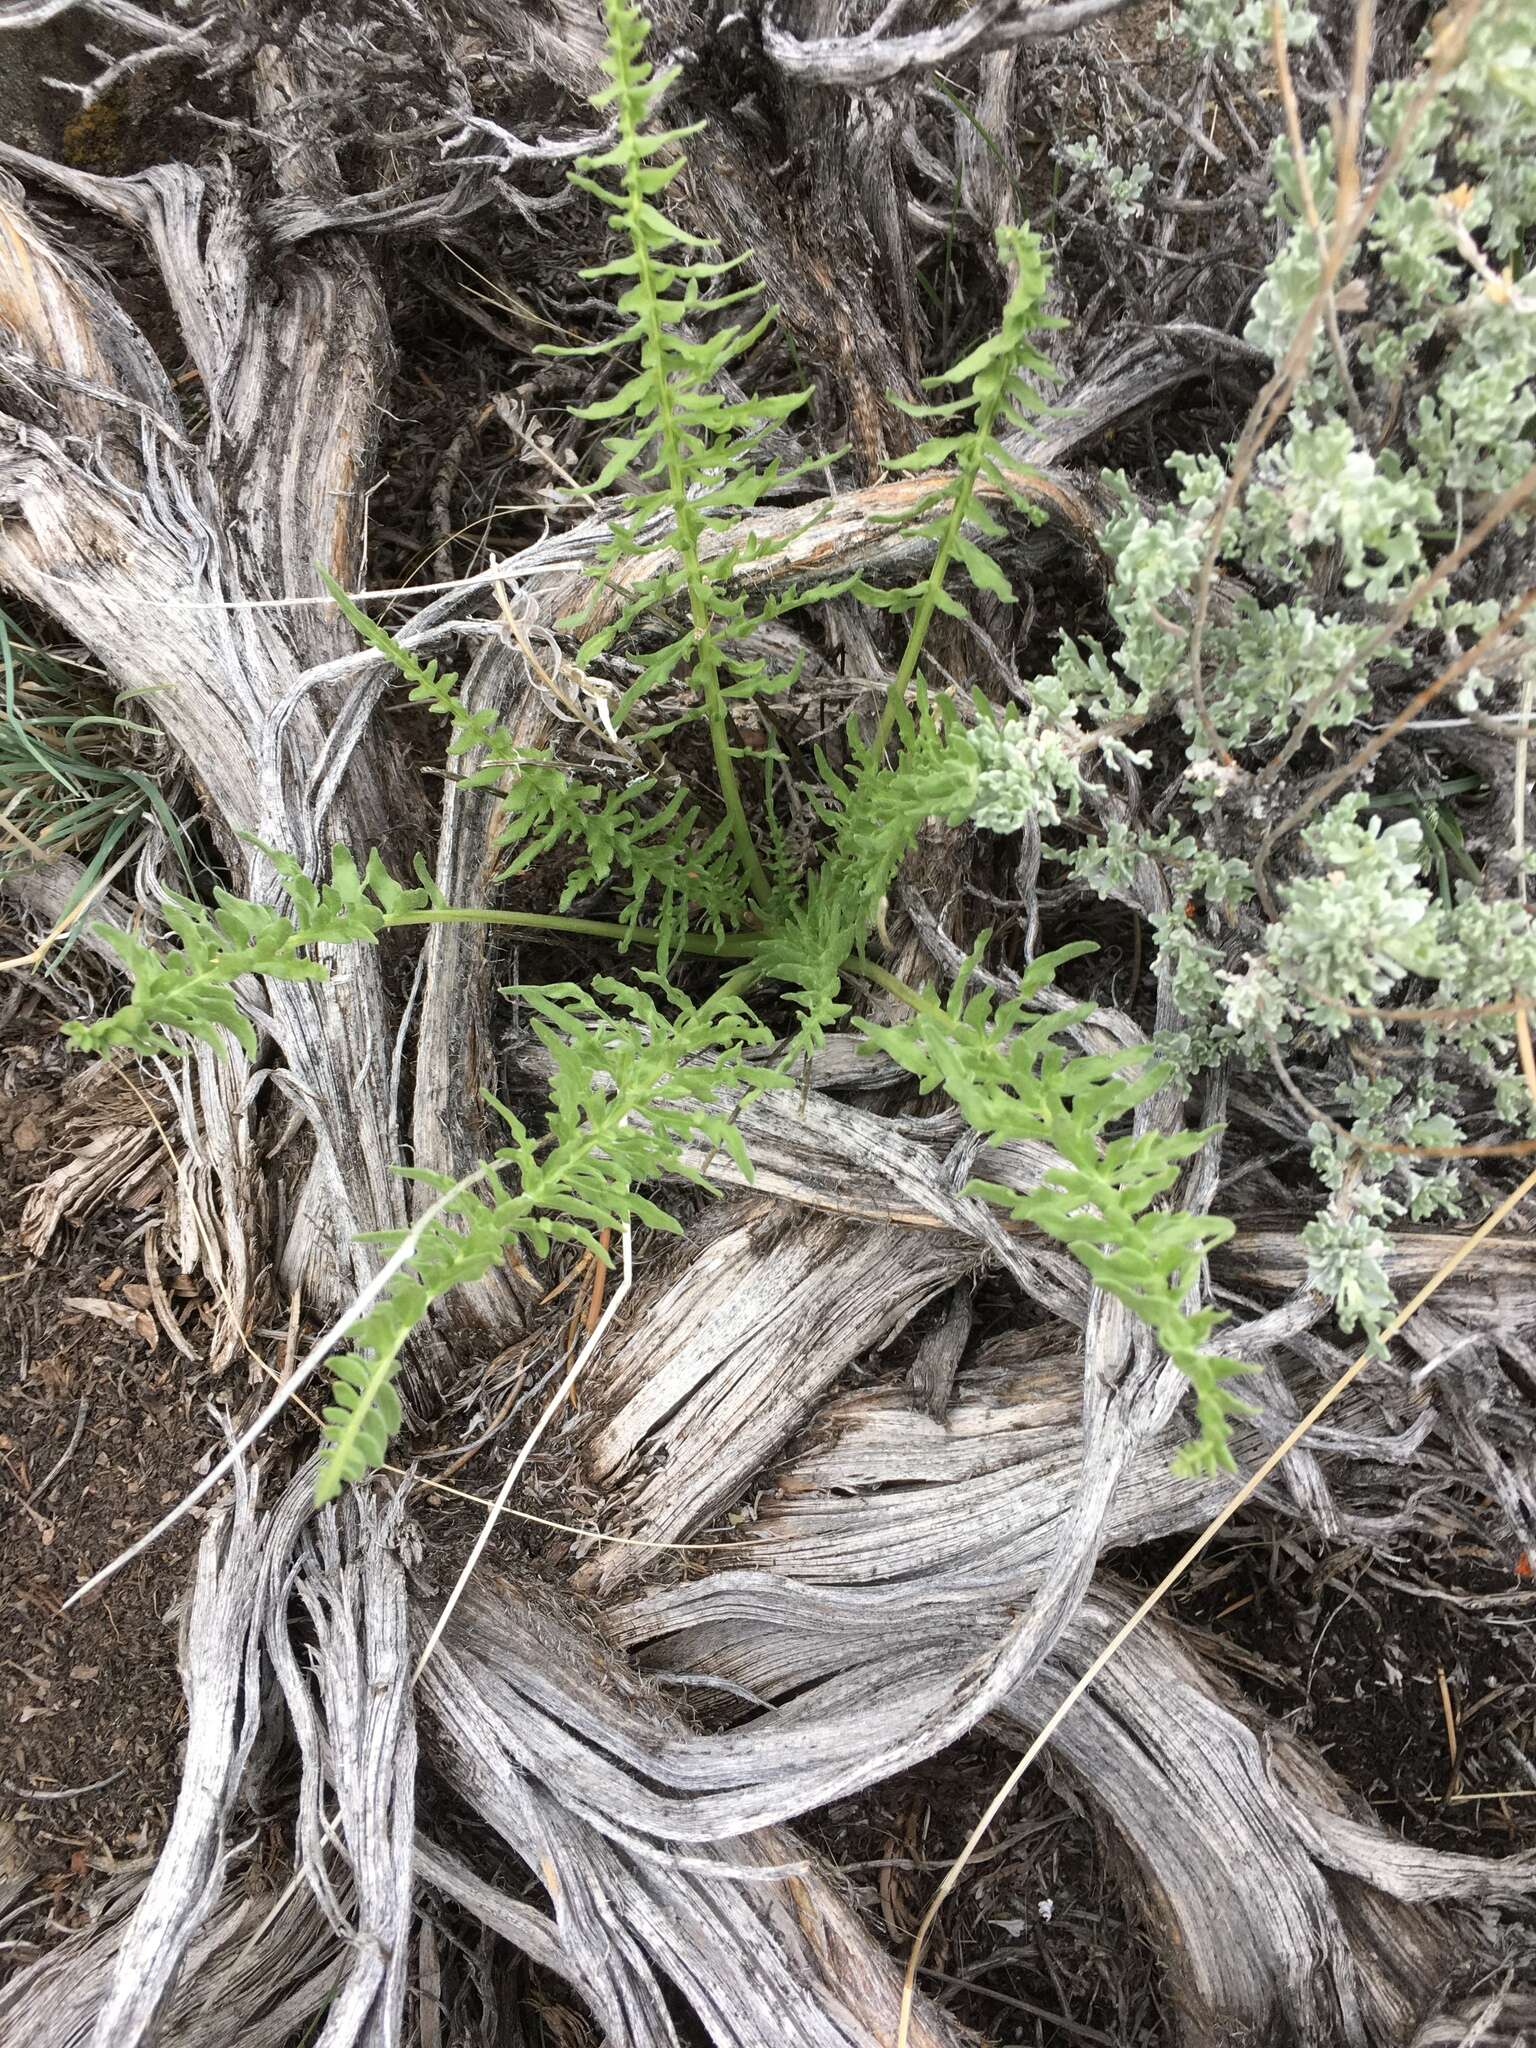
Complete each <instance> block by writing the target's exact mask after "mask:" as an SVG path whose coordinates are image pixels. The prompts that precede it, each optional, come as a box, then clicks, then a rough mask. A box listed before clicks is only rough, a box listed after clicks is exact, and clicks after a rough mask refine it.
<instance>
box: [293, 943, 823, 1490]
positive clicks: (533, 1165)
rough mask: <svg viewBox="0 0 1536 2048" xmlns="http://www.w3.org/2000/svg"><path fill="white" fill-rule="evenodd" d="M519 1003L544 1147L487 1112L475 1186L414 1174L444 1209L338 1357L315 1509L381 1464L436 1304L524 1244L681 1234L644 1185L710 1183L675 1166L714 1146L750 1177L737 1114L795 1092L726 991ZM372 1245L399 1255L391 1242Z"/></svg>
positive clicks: (651, 984) (560, 996) (554, 996)
mask: <svg viewBox="0 0 1536 2048" xmlns="http://www.w3.org/2000/svg"><path fill="white" fill-rule="evenodd" d="M653 991H654V993H653ZM520 994H521V996H522V999H523V1001H524V1002H525V1003H526V1004H527V1005H528V1006H530V1007H531V1009H532V1010H533V1012H534V1024H533V1030H534V1033H535V1035H536V1036H537V1038H538V1039H539V1041H540V1043H541V1044H542V1045H543V1046H544V1048H545V1050H546V1052H547V1053H548V1054H549V1055H550V1056H551V1058H552V1061H553V1066H554V1075H553V1080H552V1082H551V1084H550V1099H551V1108H550V1115H549V1121H548V1130H547V1133H546V1136H545V1138H544V1139H543V1140H540V1141H535V1140H534V1138H533V1137H532V1136H531V1135H530V1133H529V1132H528V1130H527V1129H526V1127H525V1126H524V1125H523V1124H522V1123H521V1122H520V1120H519V1119H518V1118H517V1117H516V1116H515V1115H514V1114H513V1113H512V1111H511V1110H509V1109H507V1108H506V1107H505V1106H504V1105H502V1104H500V1103H495V1104H494V1105H493V1106H494V1107H495V1109H496V1112H497V1114H498V1116H499V1117H500V1119H501V1121H502V1123H503V1125H504V1126H505V1128H506V1131H507V1134H508V1138H507V1143H506V1144H505V1145H503V1146H501V1147H500V1148H499V1149H498V1151H497V1152H496V1153H495V1154H494V1155H493V1157H492V1159H491V1160H490V1161H488V1162H487V1164H486V1167H485V1169H484V1171H483V1173H482V1175H481V1177H480V1179H479V1180H478V1181H477V1183H476V1184H475V1185H474V1186H472V1187H465V1188H460V1189H458V1191H457V1192H455V1191H454V1184H453V1183H451V1182H448V1181H446V1180H444V1179H443V1178H442V1177H441V1176H437V1175H433V1174H426V1173H415V1174H413V1175H412V1177H413V1178H414V1179H417V1180H420V1181H423V1182H424V1183H425V1184H426V1185H427V1186H429V1187H431V1188H433V1189H434V1190H435V1191H436V1192H437V1193H438V1194H439V1195H445V1194H446V1195H449V1196H450V1197H451V1199H450V1200H449V1202H448V1203H447V1205H446V1207H445V1209H444V1211H443V1213H442V1214H441V1215H439V1216H438V1217H436V1218H435V1219H434V1220H433V1221H432V1222H430V1223H429V1224H428V1225H427V1226H426V1228H425V1229H423V1230H421V1232H420V1236H419V1240H418V1242H417V1244H416V1246H415V1248H414V1250H413V1252H412V1254H411V1258H410V1260H409V1262H408V1264H407V1266H406V1267H405V1269H404V1270H403V1271H402V1273H401V1274H400V1276H399V1277H398V1278H397V1279H396V1280H395V1281H394V1282H393V1284H392V1285H391V1286H390V1288H389V1289H388V1291H387V1292H386V1293H385V1294H384V1295H383V1296H382V1297H381V1299H380V1300H379V1301H378V1302H377V1303H375V1304H374V1306H373V1307H372V1308H371V1309H370V1310H369V1312H368V1313H367V1315H366V1316H364V1317H363V1318H362V1320H361V1321H360V1322H359V1323H358V1324H357V1325H356V1326H355V1328H354V1329H353V1331H352V1332H351V1338H352V1348H351V1350H350V1351H349V1352H348V1353H347V1355H346V1356H345V1357H343V1358H340V1359H338V1360H337V1361H336V1365H335V1374H336V1380H335V1385H334V1387H333V1389H332V1396H331V1401H330V1404H329V1405H328V1406H327V1407H326V1409H325V1410H324V1413H323V1434H324V1437H325V1442H326V1452H325V1456H324V1460H323V1462H322V1466H321V1471H320V1476H319V1479H318V1481H317V1484H316V1489H315V1498H316V1500H317V1501H326V1500H331V1499H334V1498H335V1496H336V1495H337V1493H339V1492H340V1490H341V1488H342V1487H343V1486H344V1485H345V1484H347V1483H348V1482H349V1481H352V1480H356V1479H359V1478H361V1477H362V1476H363V1474H364V1473H365V1472H368V1471H371V1470H374V1469H376V1468H377V1467H378V1466H379V1465H380V1464H382V1463H383V1461H384V1457H385V1454H386V1450H387V1447H388V1444H389V1440H390V1438H391V1437H392V1436H393V1435H394V1434H395V1433H396V1431H397V1430H398V1429H399V1427H400V1419H401V1418H400V1405H399V1397H398V1396H397V1395H396V1393H395V1391H394V1385H393V1382H394V1380H395V1377H396V1375H397V1374H398V1372H399V1369H400V1362H401V1357H402V1353H403V1349H404V1346H405V1343H406V1340H407V1339H408V1338H409V1336H410V1334H411V1332H412V1330H414V1329H415V1328H416V1327H417V1325H418V1324H419V1323H420V1322H421V1321H422V1319H423V1317H424V1316H425V1315H426V1314H427V1313H428V1311H429V1310H430V1308H431V1306H432V1304H433V1303H434V1302H435V1301H438V1300H440V1299H441V1297H442V1296H443V1295H445V1294H446V1293H448V1292H449V1290H450V1289H451V1288H454V1287H458V1286H462V1285H464V1284H465V1283H466V1282H469V1281H473V1280H477V1279H482V1278H483V1277H484V1276H485V1275H486V1274H487V1273H489V1272H490V1271H491V1269H492V1268H493V1267H494V1266H495V1265H496V1264H497V1263H498V1262H499V1261H500V1260H501V1259H503V1258H505V1257H506V1256H507V1254H508V1253H509V1252H511V1251H513V1250H514V1249H516V1248H517V1247H519V1246H526V1247H527V1248H528V1249H529V1250H530V1251H531V1252H533V1253H534V1254H535V1255H537V1256H543V1255H544V1254H546V1253H547V1252H548V1251H549V1250H550V1248H551V1247H552V1246H553V1245H556V1244H576V1245H580V1246H581V1247H583V1248H584V1249H585V1250H587V1251H590V1252H591V1253H593V1254H594V1256H595V1257H597V1258H599V1259H601V1260H602V1261H603V1262H604V1263H605V1264H606V1263H607V1261H608V1252H607V1249H606V1247H605V1246H604V1244H603V1241H602V1235H603V1233H604V1232H611V1233H614V1234H617V1233H618V1232H620V1231H622V1229H623V1228H624V1226H625V1224H626V1223H642V1224H646V1225H649V1226H650V1227H651V1228H653V1229H659V1230H670V1231H675V1230H676V1229H677V1225H676V1223H675V1222H674V1221H673V1219H672V1217H670V1216H669V1215H668V1214H667V1213H666V1212H665V1211H664V1210H663V1209H661V1208H659V1207H658V1206H657V1205H656V1204H655V1203H654V1202H653V1201H651V1200H650V1199H649V1198H648V1197H647V1196H645V1195H643V1194H642V1193H641V1192H640V1189H641V1186H642V1185H643V1184H644V1183H645V1182H648V1181H654V1180H657V1179H659V1178H660V1177H661V1176H662V1175H664V1174H665V1175H670V1176H673V1177H679V1176H680V1177H682V1178H685V1179H688V1180H691V1181H692V1182H694V1183H695V1185H697V1186H699V1187H706V1186H708V1183H707V1182H706V1181H705V1179H704V1176H703V1174H702V1173H701V1172H700V1171H699V1170H698V1169H697V1168H696V1167H693V1166H690V1165H689V1164H688V1163H687V1161H686V1159H685V1158H684V1156H683V1154H684V1148H685V1147H688V1146H698V1147H701V1148H702V1149H703V1150H705V1151H706V1152H707V1151H715V1150H718V1151H723V1152H725V1153H727V1154H728V1155H729V1156H730V1157H731V1158H732V1159H733V1160H734V1161H735V1162H736V1164H737V1165H738V1167H739V1168H740V1169H741V1171H742V1173H743V1174H744V1175H747V1176H749V1177H750V1173H751V1167H750V1162H749V1161H748V1159H747V1156H746V1153H745V1151H744V1149H743V1147H742V1143H741V1138H740V1136H739V1134H738V1132H737V1130H736V1128H735V1124H734V1121H733V1116H734V1113H735V1108H736V1105H737V1103H738V1102H739V1101H741V1100H745V1099H746V1098H748V1097H750V1096H751V1095H753V1094H757V1093H760V1092H761V1091H762V1090H763V1089H765V1088H776V1087H787V1086H790V1085H791V1083H790V1082H789V1079H788V1077H787V1076H785V1075H782V1074H779V1073H777V1072H775V1071H774V1070H773V1069H771V1068H764V1067H763V1066H762V1065H760V1064H758V1063H756V1062H753V1061H751V1060H749V1059H748V1057H747V1055H748V1054H749V1053H750V1052H751V1051H754V1050H758V1049H761V1048H762V1047H764V1046H767V1045H771V1044H772V1034H771V1033H770V1032H768V1031H767V1030H766V1028H765V1027H764V1026H763V1025H761V1024H760V1023H758V1021H757V1020H756V1018H754V1017H753V1016H752V1014H751V1012H750V1011H749V1010H747V1009H746V1008H745V1006H744V1005H743V1004H742V1002H741V1000H740V999H739V997H737V996H735V995H734V994H731V993H729V992H721V993H719V994H716V995H714V996H712V997H710V998H708V999H707V1000H706V1001H704V1002H701V1003H697V1004H696V1003H694V1002H692V1001H691V1000H690V999H689V998H688V997H686V996H684V995H681V994H679V993H678V992H677V991H676V990H675V989H671V988H669V987H668V986H667V985H666V983H665V982H663V981H662V980H661V979H660V978H659V977H657V976H645V977H642V981H641V984H640V985H628V984H625V983H623V982H618V981H611V980H608V979H606V978H602V979H599V980H598V981H596V982H595V983H594V984H593V987H592V989H591V990H590V991H588V990H584V989H579V988H576V987H573V986H570V985H565V984H562V985H557V986H553V987H547V988H534V989H524V990H521V991H520ZM600 997H602V998H606V1001H600V1000H599V998H600ZM379 1242H380V1243H382V1244H386V1245H388V1246H390V1247H391V1248H393V1247H394V1246H396V1245H398V1244H399V1243H400V1242H401V1240H400V1239H399V1238H381V1239H380V1240H379Z"/></svg>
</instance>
